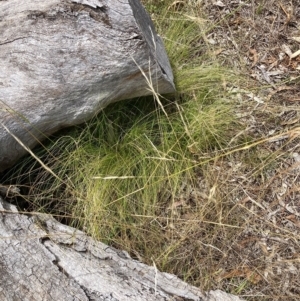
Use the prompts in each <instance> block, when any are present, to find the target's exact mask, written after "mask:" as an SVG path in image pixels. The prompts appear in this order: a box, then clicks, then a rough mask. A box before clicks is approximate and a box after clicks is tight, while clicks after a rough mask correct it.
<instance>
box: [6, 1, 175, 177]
mask: <svg viewBox="0 0 300 301" xmlns="http://www.w3.org/2000/svg"><path fill="white" fill-rule="evenodd" d="M141 70H142V71H143V72H144V73H145V75H146V76H147V77H148V78H149V79H151V81H152V83H153V87H154V89H155V90H156V91H157V92H158V93H160V94H162V93H171V92H174V90H175V88H174V84H173V75H172V70H171V67H170V64H169V60H168V57H167V55H166V52H165V49H164V46H163V43H162V40H161V39H160V37H159V36H158V35H157V34H156V33H155V29H154V26H153V23H152V22H151V20H150V17H149V16H148V15H147V13H146V12H145V10H144V8H143V6H142V5H141V3H140V2H139V0H122V1H121V0H26V1H20V0H6V1H0V172H1V171H3V170H4V169H6V168H8V167H9V166H11V165H12V164H13V163H14V162H15V161H16V160H17V159H18V158H20V157H21V156H22V155H23V154H24V153H26V151H25V150H24V148H23V147H22V146H21V145H20V144H19V143H18V142H16V140H15V139H14V138H13V137H12V135H10V134H9V133H8V131H7V130H6V129H5V127H6V128H7V129H8V130H9V131H10V132H11V133H13V134H14V135H16V136H17V137H18V138H19V139H20V140H21V141H22V143H24V145H26V146H27V147H29V148H33V147H34V146H35V145H36V144H37V143H38V141H39V140H41V139H43V138H44V137H45V136H47V135H49V134H52V133H53V132H55V131H57V130H59V129H61V128H63V127H67V126H70V125H75V124H79V123H82V122H84V121H86V120H88V119H90V118H91V117H92V116H93V115H95V114H96V113H97V112H99V111H100V110H101V109H102V108H104V107H105V106H106V105H108V104H109V103H112V102H115V101H119V100H121V99H128V98H133V97H138V96H142V95H148V94H151V91H149V85H148V84H147V81H146V79H145V77H144V76H143V74H142V72H141Z"/></svg>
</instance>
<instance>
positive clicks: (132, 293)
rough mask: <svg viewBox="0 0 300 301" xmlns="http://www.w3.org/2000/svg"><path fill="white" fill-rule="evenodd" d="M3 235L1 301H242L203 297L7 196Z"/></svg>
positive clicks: (1, 205)
mask: <svg viewBox="0 0 300 301" xmlns="http://www.w3.org/2000/svg"><path fill="white" fill-rule="evenodd" d="M0 236H1V239H0V300H5V301H12V300H22V301H27V300H28V301H34V300H37V301H40V300H45V301H47V300H55V301H60V300H61V301H66V300H80V301H83V300H101V301H102V300H106V301H133V300H139V301H142V300H145V301H151V300H153V301H154V300H156V301H159V300H164V301H166V300H174V301H175V300H190V301H191V300H198V301H217V300H219V301H239V300H241V299H239V298H238V297H236V296H233V295H230V294H226V293H225V292H222V291H219V290H217V291H210V292H208V293H202V292H201V291H200V290H199V289H198V288H196V287H193V286H190V285H188V284H187V283H185V282H183V281H181V280H180V279H179V278H177V277H176V276H174V275H171V274H167V273H162V272H159V271H158V270H157V269H156V268H155V267H150V266H147V265H145V264H143V263H140V262H138V261H136V260H133V259H132V258H130V256H129V255H128V254H127V253H126V252H124V251H118V250H116V249H114V248H111V247H109V246H107V245H105V244H103V243H101V242H97V241H94V240H93V239H91V238H90V237H88V236H87V235H86V234H85V233H83V232H81V231H78V230H76V229H74V228H71V227H68V226H65V225H62V224H60V223H58V222H57V221H56V220H55V219H53V218H52V217H51V216H49V215H41V214H31V215H25V214H20V213H18V211H17V209H16V208H15V207H14V206H13V205H11V204H8V203H7V202H5V201H3V199H1V197H0Z"/></svg>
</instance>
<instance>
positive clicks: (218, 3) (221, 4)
mask: <svg viewBox="0 0 300 301" xmlns="http://www.w3.org/2000/svg"><path fill="white" fill-rule="evenodd" d="M214 5H215V6H219V7H222V8H223V7H225V6H226V5H225V4H224V3H223V2H222V1H216V2H215V3H214Z"/></svg>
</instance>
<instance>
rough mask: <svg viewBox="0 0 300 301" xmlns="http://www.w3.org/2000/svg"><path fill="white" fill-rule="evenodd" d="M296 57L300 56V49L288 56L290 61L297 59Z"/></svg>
mask: <svg viewBox="0 0 300 301" xmlns="http://www.w3.org/2000/svg"><path fill="white" fill-rule="evenodd" d="M298 55H300V49H299V50H298V51H296V52H294V53H293V54H292V55H291V56H290V58H291V59H294V58H295V57H297V56H298Z"/></svg>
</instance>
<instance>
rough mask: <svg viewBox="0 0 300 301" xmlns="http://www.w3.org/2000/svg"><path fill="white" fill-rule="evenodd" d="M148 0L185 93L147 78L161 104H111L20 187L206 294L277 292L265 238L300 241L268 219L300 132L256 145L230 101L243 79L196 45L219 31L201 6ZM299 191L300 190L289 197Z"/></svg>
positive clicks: (45, 207) (42, 206) (41, 207)
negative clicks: (158, 88)
mask: <svg viewBox="0 0 300 301" xmlns="http://www.w3.org/2000/svg"><path fill="white" fill-rule="evenodd" d="M145 2H147V1H145ZM149 2H150V8H151V7H152V12H153V13H154V15H153V17H154V19H155V21H156V22H157V28H158V30H159V32H160V34H161V36H162V38H163V39H164V41H165V44H166V49H167V51H168V54H169V57H170V60H171V64H172V67H173V70H174V75H175V81H176V87H177V90H178V93H176V95H171V96H169V97H168V98H167V99H166V98H163V97H161V96H160V95H158V94H157V93H156V92H155V84H153V83H152V79H151V78H147V76H148V75H147V74H144V76H145V80H148V83H149V89H150V90H152V91H153V97H148V98H141V99H134V100H131V101H123V102H120V103H117V104H113V105H111V106H109V107H108V108H106V109H105V110H103V111H102V112H101V113H100V114H99V115H98V116H96V117H95V118H94V119H93V120H91V121H89V122H88V123H87V124H85V125H83V126H81V127H78V128H73V129H72V130H70V131H67V132H65V133H62V134H60V136H59V138H58V139H56V140H55V142H51V143H49V145H48V146H47V149H46V151H45V149H44V150H42V149H41V150H40V152H38V153H37V152H35V156H38V158H39V160H42V161H43V163H42V165H44V166H42V167H40V165H39V163H35V165H34V164H33V163H32V161H31V163H30V164H28V163H26V164H27V165H26V168H27V171H26V172H24V170H26V168H25V169H23V174H22V175H21V176H19V179H21V178H22V181H23V182H24V183H27V185H28V192H29V193H28V197H27V200H28V202H29V203H30V206H29V208H30V209H31V210H35V211H43V212H48V213H52V214H54V215H55V216H56V217H57V218H58V219H60V220H61V221H63V222H67V223H68V224H71V225H73V226H75V227H78V228H80V229H83V230H85V231H86V232H87V233H88V234H90V235H92V236H93V237H94V238H96V239H99V240H101V241H103V242H106V243H108V244H110V245H113V246H116V247H118V248H122V249H126V250H127V251H128V252H129V253H130V255H131V256H133V257H134V258H136V259H138V260H141V261H143V262H146V263H148V264H153V263H154V264H155V265H156V266H157V267H158V268H159V269H161V270H163V271H167V272H170V273H175V274H176V275H178V276H180V277H181V278H182V279H184V280H186V281H188V282H189V283H191V284H193V285H197V286H199V287H201V288H202V289H205V290H209V289H215V288H221V289H223V290H226V291H228V292H231V293H235V294H241V295H243V294H244V295H246V294H247V293H248V294H249V295H250V294H251V292H252V290H253V288H255V287H256V286H257V285H258V284H259V285H260V284H264V286H266V287H268V286H272V281H269V282H268V281H267V280H266V279H267V276H266V275H267V274H268V273H269V274H268V275H271V272H270V267H266V266H267V264H266V262H269V263H271V264H270V265H272V262H273V261H272V260H273V257H272V258H271V255H270V254H269V253H268V252H269V250H268V249H267V247H264V245H263V243H262V242H261V241H260V240H259V238H261V237H262V238H263V239H265V238H266V237H268V236H267V235H269V234H268V233H271V234H272V235H273V236H275V234H274V233H277V234H278V233H279V234H278V236H280V238H281V239H285V240H287V239H290V240H294V241H297V240H299V236H298V234H295V233H293V231H287V230H285V229H283V228H282V227H280V226H278V224H275V223H274V221H273V220H271V219H270V220H267V219H266V216H268V214H269V215H270V214H271V213H272V210H273V211H274V210H275V209H272V208H273V207H272V206H273V205H270V204H271V203H272V201H271V200H270V199H271V196H272V188H271V187H270V186H269V185H270V183H272V182H274V181H280V179H281V176H282V175H283V174H284V173H290V172H291V170H289V169H284V170H281V171H280V173H278V172H276V171H277V170H278V169H280V166H281V163H282V162H281V160H282V161H284V160H288V158H287V157H288V156H287V155H286V154H285V153H284V151H286V149H289V148H290V149H291V150H292V147H290V145H292V144H293V143H294V141H295V140H296V139H298V138H299V129H298V128H293V129H291V130H289V131H286V132H285V133H283V134H282V133H275V134H273V135H271V136H267V137H266V136H262V137H258V138H257V137H253V136H251V135H250V134H249V133H247V131H246V130H245V128H246V126H245V125H244V124H242V123H241V122H240V123H237V121H236V119H235V117H234V116H235V114H234V113H235V112H234V110H233V105H235V104H236V103H235V101H236V100H235V99H233V98H232V95H229V94H228V93H227V92H228V86H230V85H231V84H232V82H237V81H239V79H237V78H236V77H235V76H234V75H232V74H231V72H229V70H228V69H226V68H221V67H220V66H219V65H218V64H217V62H216V57H215V54H214V53H213V51H212V52H210V48H207V49H206V52H205V51H203V50H202V49H199V48H198V46H199V44H198V40H199V39H203V40H204V43H205V41H206V39H205V35H206V34H207V32H206V26H207V31H209V30H211V29H212V28H213V26H212V24H209V23H207V24H206V22H207V21H205V19H203V18H202V16H201V14H200V13H199V6H198V4H197V5H196V1H188V2H187V3H189V4H187V5H186V4H184V1H175V2H174V1H158V0H157V1H149ZM158 12H159V14H158ZM283 136H284V137H288V142H287V143H285V144H284V143H283V144H282V145H281V146H280V147H278V148H277V149H276V151H272V149H271V147H269V145H270V144H271V143H273V141H281V138H282V137H283ZM53 141H54V139H53ZM262 149H265V150H266V151H265V153H263V152H262ZM291 152H292V151H291ZM293 152H296V150H293ZM28 166H30V168H29V169H28ZM49 168H50V169H51V171H50V172H49ZM293 172H294V171H293ZM19 173H20V171H19ZM297 189H298V191H299V188H297V185H296V184H294V185H293V186H292V188H291V191H290V192H288V194H289V196H290V195H292V194H293V193H297ZM266 200H270V204H269V205H268V204H267V201H266ZM262 212H264V213H265V215H262ZM278 231H279V232H278ZM272 235H270V236H272ZM253 241H254V242H257V241H258V243H257V245H256V246H255V247H253V248H252V249H251V248H250V247H249V248H248V249H247V248H246V247H245V246H247V244H251V243H252V242H253ZM262 241H263V240H262ZM253 244H254V243H253ZM274 248H275V247H274ZM295 248H296V247H295ZM258 250H259V251H260V252H259V251H258ZM261 250H262V251H261ZM276 250H277V249H274V250H273V249H272V252H273V253H274V254H275V253H276ZM255 252H257V253H255ZM270 253H271V252H270ZM257 254H259V255H257ZM262 254H263V255H262ZM266 254H267V255H266ZM274 254H273V255H272V256H274V257H275V255H274ZM263 256H266V257H267V260H265V257H263ZM268 256H269V257H268ZM268 260H269V261H268ZM274 265H275V263H274ZM267 272H268V273H267ZM260 289H263V285H261V286H260ZM254 295H255V296H256V295H259V292H258V291H256V292H255V294H254ZM262 295H263V294H262ZM262 298H263V297H262ZM262 300H263V299H262Z"/></svg>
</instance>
